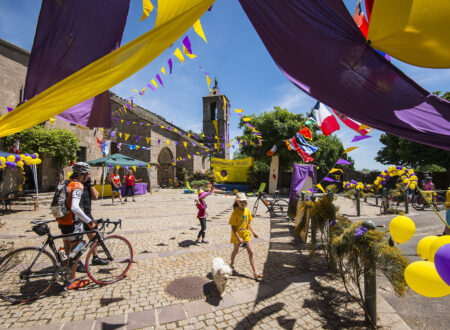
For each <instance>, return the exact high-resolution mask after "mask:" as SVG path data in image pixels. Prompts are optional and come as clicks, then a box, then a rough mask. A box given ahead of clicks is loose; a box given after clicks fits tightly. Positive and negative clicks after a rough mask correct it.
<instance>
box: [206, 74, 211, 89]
mask: <svg viewBox="0 0 450 330" xmlns="http://www.w3.org/2000/svg"><path fill="white" fill-rule="evenodd" d="M206 83H207V84H208V88H209V90H210V91H212V89H211V78H209V76H206Z"/></svg>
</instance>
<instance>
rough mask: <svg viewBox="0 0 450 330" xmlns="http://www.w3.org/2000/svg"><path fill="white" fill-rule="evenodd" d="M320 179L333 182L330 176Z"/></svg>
mask: <svg viewBox="0 0 450 330" xmlns="http://www.w3.org/2000/svg"><path fill="white" fill-rule="evenodd" d="M322 181H328V182H334V180H333V179H332V178H329V177H327V176H326V177H324V178H323V179H322Z"/></svg>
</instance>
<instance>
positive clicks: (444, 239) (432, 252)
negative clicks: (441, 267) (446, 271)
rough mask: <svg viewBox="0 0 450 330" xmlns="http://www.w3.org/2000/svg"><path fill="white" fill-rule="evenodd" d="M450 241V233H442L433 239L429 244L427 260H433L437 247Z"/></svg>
mask: <svg viewBox="0 0 450 330" xmlns="http://www.w3.org/2000/svg"><path fill="white" fill-rule="evenodd" d="M448 243H450V235H444V236H441V237H439V238H438V239H437V240H435V241H434V242H433V244H431V247H430V255H429V258H428V260H430V261H433V262H434V255H435V254H436V252H437V250H439V248H440V247H441V246H443V245H445V244H448Z"/></svg>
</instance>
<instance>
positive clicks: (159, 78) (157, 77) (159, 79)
mask: <svg viewBox="0 0 450 330" xmlns="http://www.w3.org/2000/svg"><path fill="white" fill-rule="evenodd" d="M156 79H158V81H159V83H160V84H161V86H162V87H164V84H163V82H162V79H161V77H160V76H159V74H157V75H156Z"/></svg>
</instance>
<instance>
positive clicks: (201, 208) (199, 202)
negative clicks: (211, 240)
mask: <svg viewBox="0 0 450 330" xmlns="http://www.w3.org/2000/svg"><path fill="white" fill-rule="evenodd" d="M211 193H212V188H211V190H210V191H208V192H204V191H203V190H199V191H198V199H196V200H195V205H196V206H197V209H198V213H197V218H198V220H200V226H201V229H200V231H199V233H198V236H197V240H196V241H195V245H200V238H201V239H202V241H201V243H205V244H208V241H205V232H206V217H207V216H208V213H207V212H206V209H207V208H208V206H207V205H206V202H205V198H206V196H208V195H209V194H211Z"/></svg>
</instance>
